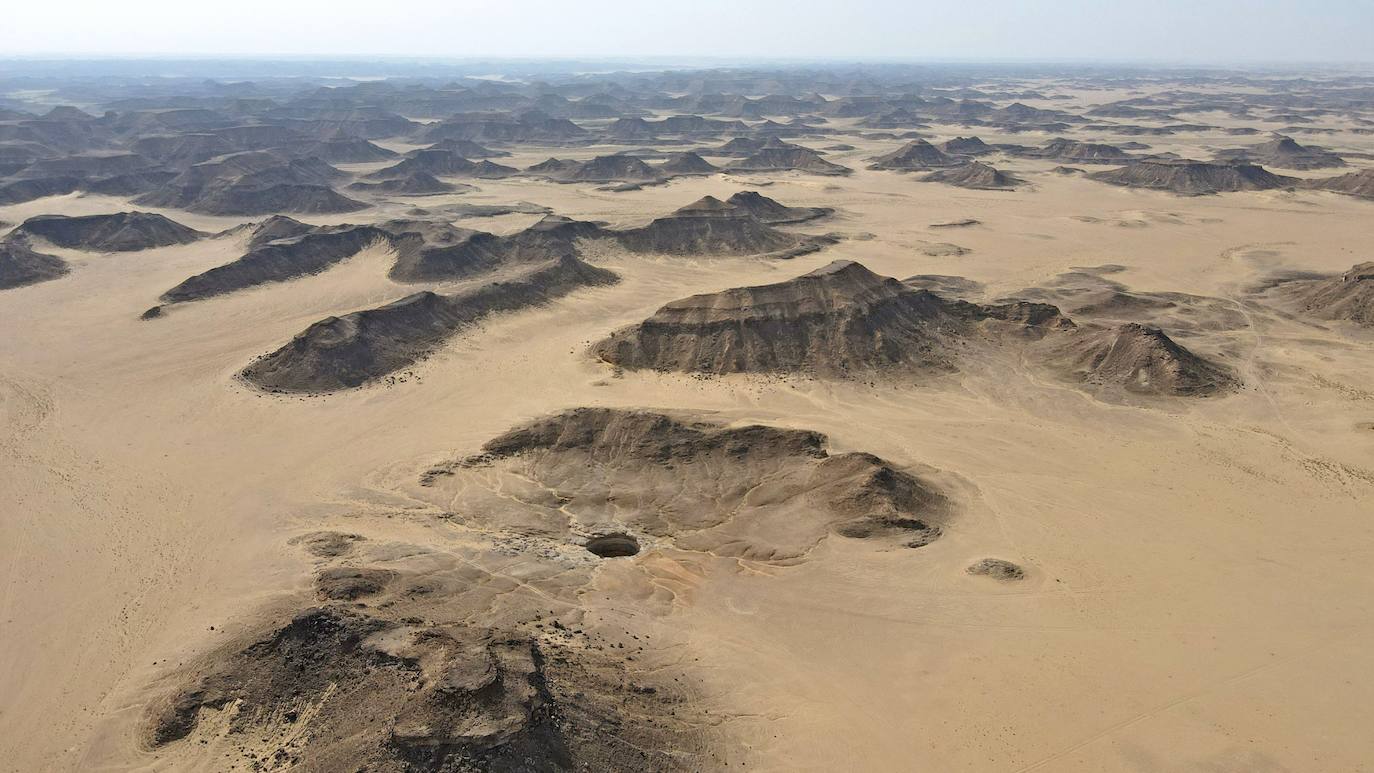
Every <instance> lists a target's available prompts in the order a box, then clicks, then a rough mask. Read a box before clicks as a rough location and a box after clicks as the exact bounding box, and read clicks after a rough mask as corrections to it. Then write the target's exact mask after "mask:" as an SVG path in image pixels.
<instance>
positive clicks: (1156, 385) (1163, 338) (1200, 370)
mask: <svg viewBox="0 0 1374 773" xmlns="http://www.w3.org/2000/svg"><path fill="white" fill-rule="evenodd" d="M1049 354H1050V357H1049V358H1050V360H1051V365H1052V366H1055V367H1057V368H1058V369H1059V370H1060V371H1061V372H1063V373H1064V374H1065V375H1067V376H1068V377H1070V378H1071V379H1073V380H1075V381H1080V382H1083V383H1086V384H1088V385H1090V386H1098V387H1107V388H1119V389H1125V390H1126V391H1128V392H1133V393H1136V394H1145V395H1158V396H1176V397H1207V396H1210V395H1216V394H1222V393H1225V392H1230V391H1234V390H1235V389H1236V388H1238V387H1239V385H1240V382H1239V380H1238V379H1237V378H1236V375H1235V373H1234V372H1233V371H1232V370H1231V369H1230V368H1228V367H1226V366H1225V365H1221V364H1219V363H1215V362H1212V361H1211V360H1207V359H1204V358H1203V357H1200V356H1198V355H1196V354H1194V353H1193V352H1191V351H1189V350H1188V349H1186V348H1185V347H1183V346H1181V345H1180V344H1178V343H1176V342H1175V341H1174V340H1173V339H1171V338H1169V336H1167V335H1165V334H1164V332H1163V331H1161V330H1160V329H1158V328H1153V327H1147V326H1145V325H1140V324H1137V323H1133V322H1132V323H1127V324H1124V325H1120V326H1117V327H1106V328H1097V327H1083V328H1079V329H1077V330H1075V331H1074V332H1073V335H1071V336H1068V337H1067V338H1066V340H1063V341H1056V342H1054V344H1053V345H1052V346H1051V347H1050V350H1049Z"/></svg>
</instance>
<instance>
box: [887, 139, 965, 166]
mask: <svg viewBox="0 0 1374 773" xmlns="http://www.w3.org/2000/svg"><path fill="white" fill-rule="evenodd" d="M957 163H959V162H958V160H957V159H954V158H951V157H949V156H948V155H946V154H945V153H944V152H943V151H941V150H940V149H939V148H937V147H935V146H934V145H932V144H930V143H929V142H926V141H925V140H912V141H911V142H908V143H907V144H905V145H903V146H902V147H900V148H898V149H897V150H894V151H893V152H891V153H887V154H885V155H881V156H877V157H875V158H874V159H873V163H872V164H871V165H870V166H869V169H892V170H899V171H900V170H907V169H933V168H938V167H944V166H954V165H955V164H957Z"/></svg>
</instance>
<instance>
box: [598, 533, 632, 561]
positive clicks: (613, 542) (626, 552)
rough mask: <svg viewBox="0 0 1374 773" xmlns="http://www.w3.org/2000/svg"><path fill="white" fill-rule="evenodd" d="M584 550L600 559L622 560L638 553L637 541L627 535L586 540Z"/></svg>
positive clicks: (606, 535) (611, 535)
mask: <svg viewBox="0 0 1374 773" xmlns="http://www.w3.org/2000/svg"><path fill="white" fill-rule="evenodd" d="M586 548H587V550H588V551H590V552H592V553H594V554H596V555H598V556H600V557H602V558H624V557H625V556H632V555H634V554H636V553H638V552H639V540H637V539H635V538H634V537H631V536H630V535H628V534H602V535H600V536H596V537H592V538H591V539H589V540H587V544H586Z"/></svg>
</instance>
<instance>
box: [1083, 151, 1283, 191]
mask: <svg viewBox="0 0 1374 773" xmlns="http://www.w3.org/2000/svg"><path fill="white" fill-rule="evenodd" d="M1088 176H1089V177H1090V178H1091V179H1093V180H1098V181H1100V182H1104V183H1109V184H1111V185H1120V186H1124V187H1128V188H1148V189H1151V190H1164V191H1170V192H1172V193H1177V194H1179V195H1182V196H1205V195H1208V194H1212V193H1224V192H1233V191H1265V190H1274V189H1277V188H1289V187H1292V186H1294V185H1296V184H1297V183H1298V182H1299V181H1298V180H1297V179H1296V178H1292V177H1284V176H1281V175H1276V174H1274V173H1273V172H1270V171H1268V170H1266V169H1265V168H1264V167H1260V166H1254V165H1253V164H1209V163H1207V162H1205V161H1192V160H1189V159H1149V160H1143V161H1137V162H1135V163H1133V164H1130V165H1129V166H1124V167H1121V168H1120V169H1110V170H1107V171H1105V172H1095V173H1093V174H1090V175H1088Z"/></svg>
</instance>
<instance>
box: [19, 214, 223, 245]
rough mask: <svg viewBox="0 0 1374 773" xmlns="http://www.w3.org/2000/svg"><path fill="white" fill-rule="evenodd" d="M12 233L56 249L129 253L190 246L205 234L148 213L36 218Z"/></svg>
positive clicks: (40, 216)
mask: <svg viewBox="0 0 1374 773" xmlns="http://www.w3.org/2000/svg"><path fill="white" fill-rule="evenodd" d="M14 233H17V234H24V235H27V236H36V237H38V238H40V239H44V240H46V241H48V242H51V243H52V244H55V245H57V246H58V247H69V248H73V249H79V250H95V251H100V252H129V251H133V250H146V249H151V248H153V247H168V246H171V245H174V244H190V243H191V242H194V241H196V240H198V239H202V238H204V237H205V236H207V235H208V234H206V233H204V232H202V231H197V230H196V229H194V228H190V227H188V226H184V225H182V224H181V223H178V222H176V221H175V220H171V219H169V218H167V217H164V216H162V215H157V214H154V213H152V212H116V213H114V214H110V215H79V216H75V217H69V216H67V215H39V216H37V217H31V218H29V219H28V220H25V221H24V222H23V223H20V224H19V227H18V228H16V229H14Z"/></svg>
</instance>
